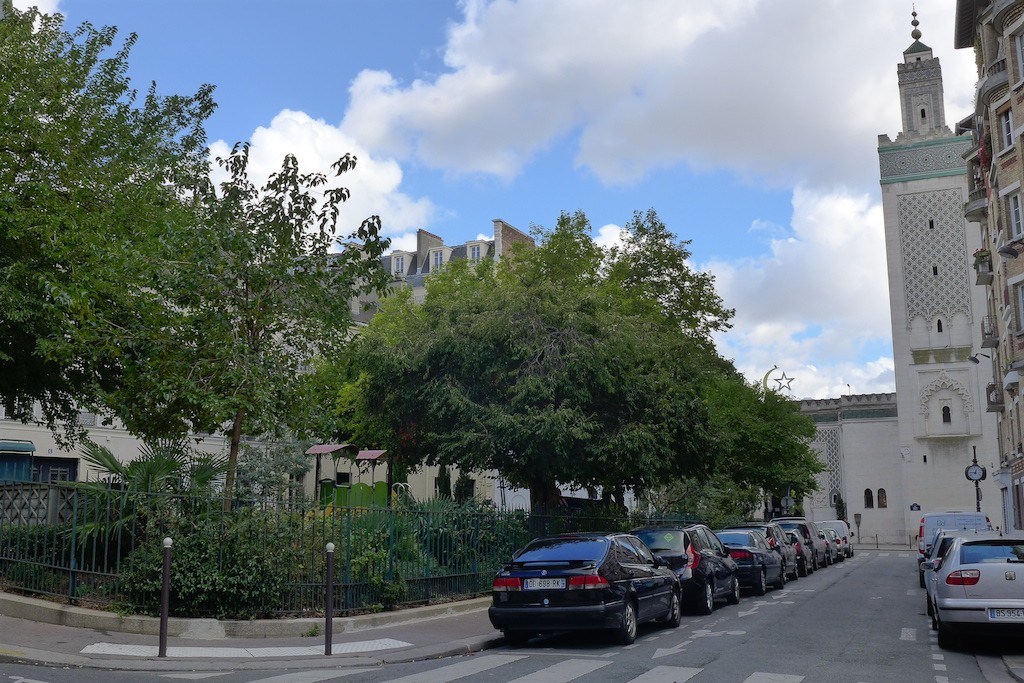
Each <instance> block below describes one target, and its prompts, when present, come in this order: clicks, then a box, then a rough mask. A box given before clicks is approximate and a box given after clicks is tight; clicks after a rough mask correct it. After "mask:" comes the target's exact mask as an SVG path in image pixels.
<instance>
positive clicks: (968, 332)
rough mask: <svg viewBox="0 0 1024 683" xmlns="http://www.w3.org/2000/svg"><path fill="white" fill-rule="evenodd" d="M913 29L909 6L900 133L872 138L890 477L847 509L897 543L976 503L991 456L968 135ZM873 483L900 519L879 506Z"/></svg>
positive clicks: (992, 429) (988, 490)
mask: <svg viewBox="0 0 1024 683" xmlns="http://www.w3.org/2000/svg"><path fill="white" fill-rule="evenodd" d="M918 24H919V22H918V20H917V12H914V13H913V21H911V25H912V27H913V30H912V31H911V33H910V35H911V38H913V40H914V42H913V43H911V45H910V47H908V48H907V49H906V50H904V51H903V63H902V64H898V65H897V67H896V73H897V75H898V78H899V95H900V108H901V110H902V118H903V129H902V130H901V131H900V132H899V134H898V135H897V136H896V140H895V141H892V140H890V139H889V136H887V135H879V136H878V160H879V169H880V176H881V189H882V207H883V214H884V221H885V246H886V261H887V264H888V271H889V306H890V313H891V317H892V341H893V363H894V366H895V372H896V404H897V414H898V433H899V443H894V444H892V451H891V453H889V454H887V455H888V457H889V458H891V459H892V463H891V464H892V467H889V468H884V469H885V471H886V472H888V473H890V474H892V475H894V476H896V477H898V481H891V482H888V483H889V487H886V486H885V484H886V483H887V482H884V481H880V482H879V483H878V484H877V485H876V486H875V487H874V488H875V491H874V492H873V493H874V496H873V497H874V500H873V501H870V500H868V495H867V491H865V492H864V499H863V500H861V499H858V498H857V497H854V499H853V500H851V501H850V505H849V509H850V512H851V514H852V513H855V512H860V513H861V514H862V515H863V519H864V520H865V526H866V522H867V521H868V520H871V519H875V518H877V521H878V523H879V524H892V525H899V527H902V528H893V529H890V530H886V531H888V532H889V533H888V534H887V535H891V536H895V537H899V536H900V534H902V538H913V537H914V536H916V534H917V532H918V529H917V527H918V522H919V521H920V518H921V514H922V513H924V512H931V511H940V510H951V509H962V510H974V509H975V491H974V485H973V484H972V483H971V482H969V481H968V480H967V479H966V478H965V476H964V470H965V468H966V467H967V466H968V465H969V464H970V463H971V457H972V451H973V450H974V449H975V448H976V449H977V453H978V459H979V462H982V464H984V465H986V466H989V467H990V471H991V470H993V469H995V468H994V467H993V466H992V464H995V465H996V466H997V465H998V460H999V458H998V445H997V443H998V440H997V427H996V420H995V416H994V415H993V414H992V413H989V412H987V404H986V400H985V387H986V385H987V382H988V381H989V380H990V378H991V374H992V373H991V365H990V363H977V362H976V361H978V360H979V357H978V356H977V355H976V354H978V353H980V352H981V351H982V347H981V338H982V334H981V331H982V319H983V318H984V317H985V315H986V310H987V306H986V298H985V287H983V286H981V285H979V284H977V279H978V275H977V273H976V272H975V270H974V267H973V256H972V255H973V253H974V251H975V250H977V249H979V248H980V247H981V231H980V228H979V226H978V225H977V224H976V223H968V222H967V220H966V219H965V218H964V204H965V202H966V201H967V196H968V182H967V164H966V162H965V161H964V155H965V154H966V153H968V151H969V150H970V149H971V147H972V145H973V141H972V138H971V136H970V134H966V135H954V134H953V133H952V132H951V131H950V130H949V128H948V127H947V126H946V115H945V109H944V105H943V92H942V69H941V67H940V65H939V60H938V58H936V57H935V56H934V55H933V54H932V50H931V48H930V47H928V46H927V45H925V44H924V43H922V42H921V31H920V30H919V29H918ZM972 357H973V360H971V359H972ZM981 360H984V359H981ZM982 485H983V486H984V487H985V490H984V492H983V499H984V503H983V508H982V509H983V510H984V511H986V512H988V513H989V516H990V517H991V518H992V519H993V520H996V519H1001V514H1000V510H1001V506H1000V501H999V497H1000V492H999V489H998V488H997V485H996V484H995V483H994V482H993V481H992V479H991V478H990V479H989V480H988V481H985V482H982ZM878 488H885V489H886V498H887V508H893V507H894V506H895V507H896V509H897V510H898V511H899V513H898V514H897V513H896V512H895V511H893V510H882V509H879V507H878V497H879V496H878V493H877V489H878ZM853 493H854V492H851V495H852V494H853ZM869 502H873V503H874V508H869V507H867V504H868V503H869ZM912 507H913V508H918V507H919V509H912ZM865 533H867V532H865ZM879 533H882V530H879Z"/></svg>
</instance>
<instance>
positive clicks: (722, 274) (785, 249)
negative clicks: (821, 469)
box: [703, 187, 893, 397]
mask: <svg viewBox="0 0 1024 683" xmlns="http://www.w3.org/2000/svg"><path fill="white" fill-rule="evenodd" d="M792 231H793V234H792V236H790V237H787V238H784V239H776V240H773V241H772V243H771V250H770V253H768V254H766V255H764V256H761V257H758V258H752V259H747V260H744V261H740V262H733V263H726V262H712V263H708V264H705V265H704V266H703V269H704V270H707V271H709V272H711V273H712V274H714V276H715V279H716V286H717V290H718V292H719V294H720V295H721V296H722V298H723V300H724V302H725V305H726V306H728V307H730V308H735V309H736V317H735V319H734V321H733V323H734V325H733V329H732V330H730V331H729V332H728V333H726V334H723V335H720V336H719V337H718V339H717V341H718V346H719V350H720V351H721V353H722V355H724V356H725V357H727V358H733V359H735V360H736V363H737V367H738V369H739V370H740V371H741V372H743V373H744V374H745V375H746V376H747V377H751V378H760V377H761V376H762V375H763V373H764V372H765V371H767V370H768V369H769V368H771V367H772V366H773V365H778V367H779V368H780V369H781V370H785V371H786V372H787V373H788V375H789V376H796V377H797V378H798V379H797V381H795V382H794V383H793V386H792V388H793V392H794V394H795V395H796V396H798V397H806V396H810V397H823V396H826V395H837V394H838V393H847V392H846V390H845V385H846V383H849V384H851V385H852V386H854V387H855V391H856V392H857V393H874V392H882V391H892V387H893V374H892V361H891V359H886V358H881V359H877V360H872V361H869V362H868V363H867V364H866V365H865V364H864V363H863V362H861V361H859V360H858V357H859V355H860V353H861V349H863V348H865V347H872V346H877V347H885V346H886V345H887V344H888V340H889V339H890V335H891V324H890V318H889V307H888V301H889V298H888V297H889V294H888V276H887V273H886V266H885V263H886V261H885V241H884V227H883V222H882V209H881V206H880V205H879V204H877V203H874V202H872V200H871V198H870V197H869V196H867V195H852V194H849V193H846V192H841V191H840V192H831V193H819V192H817V191H815V190H812V189H809V188H806V187H799V188H797V190H796V191H795V193H794V196H793V219H792ZM808 359H816V360H815V361H814V364H813V365H812V364H811V363H810V362H809V361H808ZM886 363H888V365H887V364H886ZM837 387H839V388H842V389H843V390H844V391H842V392H839V391H838V389H837Z"/></svg>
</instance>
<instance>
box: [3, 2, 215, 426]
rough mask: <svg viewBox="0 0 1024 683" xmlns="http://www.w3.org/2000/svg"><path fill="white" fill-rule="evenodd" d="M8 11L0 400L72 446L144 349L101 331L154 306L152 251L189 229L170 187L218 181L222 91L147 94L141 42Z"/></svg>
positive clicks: (104, 30)
mask: <svg viewBox="0 0 1024 683" xmlns="http://www.w3.org/2000/svg"><path fill="white" fill-rule="evenodd" d="M0 2H2V4H0V10H2V11H0V64H3V68H2V69H0V400H2V401H3V403H4V404H5V406H6V407H7V410H8V412H9V413H14V414H15V415H16V416H17V417H19V418H21V419H23V420H28V419H30V418H31V407H32V404H33V402H39V403H40V404H41V405H42V411H43V418H44V420H45V421H46V422H47V423H48V424H49V426H50V427H51V430H54V431H55V435H56V436H57V437H58V438H60V437H61V433H59V432H58V431H57V430H56V429H55V427H56V426H57V424H58V423H59V422H61V421H64V422H65V424H66V425H67V426H68V429H69V433H67V434H65V436H67V437H68V440H73V439H74V437H76V436H77V434H76V433H75V432H74V425H75V424H76V421H75V419H74V417H75V415H76V412H77V409H78V405H92V404H95V403H96V402H97V391H98V390H99V389H110V388H112V387H114V386H116V384H117V382H118V380H119V376H120V373H121V369H122V367H121V360H122V358H123V357H125V356H130V355H132V354H133V353H134V348H133V342H134V340H133V339H132V338H128V339H122V340H120V343H118V344H112V343H110V342H109V340H108V337H107V336H106V335H101V334H96V331H97V330H98V329H103V328H121V329H127V328H128V327H130V326H131V324H132V322H133V320H134V319H135V318H136V316H137V315H138V314H139V311H140V310H145V309H146V308H147V307H149V306H151V305H152V298H153V295H154V292H153V291H152V290H150V289H147V288H146V287H145V286H143V282H144V273H145V272H146V270H147V268H148V267H149V263H148V255H149V254H150V253H151V246H152V244H153V243H154V242H155V241H157V240H159V239H160V238H161V235H162V234H163V233H164V231H165V230H166V229H167V227H168V226H173V225H182V224H183V223H187V222H188V220H189V217H188V216H187V213H188V212H183V211H182V205H181V203H180V202H179V201H178V197H177V196H176V194H175V192H174V191H173V187H174V186H175V184H178V183H182V184H194V183H195V181H196V179H197V178H200V177H203V176H205V175H206V173H207V168H208V163H207V149H206V138H205V133H204V131H203V127H202V126H203V122H204V121H205V120H206V118H207V117H208V116H209V115H210V114H211V112H212V111H213V108H214V104H213V100H212V98H211V93H212V87H210V86H203V87H202V88H200V89H199V90H198V92H196V93H195V94H194V95H191V96H177V95H175V96H170V97H163V96H159V95H157V93H156V88H155V84H154V85H152V86H151V87H150V88H149V91H148V92H147V93H146V95H145V96H144V97H142V98H139V97H138V95H137V93H136V91H134V90H133V89H131V87H130V85H129V81H128V77H127V70H128V58H129V53H130V51H131V48H132V46H133V45H134V43H135V36H134V35H130V36H128V38H127V39H125V40H124V41H123V42H122V43H121V44H120V45H117V44H116V38H117V31H116V29H114V28H109V27H108V28H101V29H96V28H94V27H92V26H91V25H89V24H83V25H82V26H81V27H79V28H78V29H77V30H75V31H73V32H68V31H66V30H65V29H64V26H63V18H62V17H61V16H60V15H52V16H51V15H41V14H39V13H38V12H37V11H36V10H34V9H33V10H29V11H26V12H21V11H18V10H16V9H14V7H13V6H12V4H11V2H10V0H0ZM183 214H185V215H183Z"/></svg>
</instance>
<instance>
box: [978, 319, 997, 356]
mask: <svg viewBox="0 0 1024 683" xmlns="http://www.w3.org/2000/svg"><path fill="white" fill-rule="evenodd" d="M997 346H999V329H998V328H997V327H996V319H995V318H993V317H992V316H990V315H986V316H985V317H984V318H982V319H981V348H983V349H994V348H995V347H997Z"/></svg>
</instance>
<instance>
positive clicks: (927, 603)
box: [924, 595, 934, 616]
mask: <svg viewBox="0 0 1024 683" xmlns="http://www.w3.org/2000/svg"><path fill="white" fill-rule="evenodd" d="M924 601H925V611H926V612H927V614H928V616H932V612H933V611H934V610H932V599H931V598H929V597H928V596H927V595H926V596H925V597H924Z"/></svg>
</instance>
